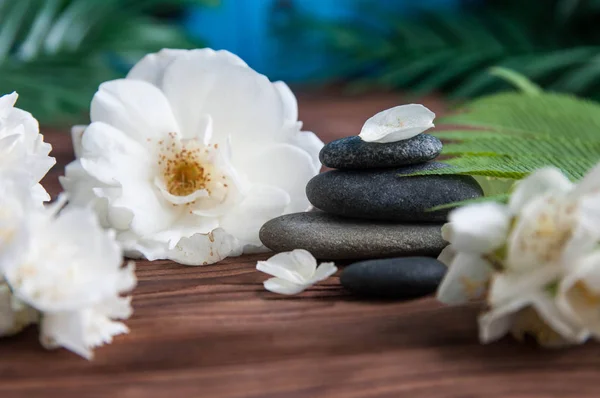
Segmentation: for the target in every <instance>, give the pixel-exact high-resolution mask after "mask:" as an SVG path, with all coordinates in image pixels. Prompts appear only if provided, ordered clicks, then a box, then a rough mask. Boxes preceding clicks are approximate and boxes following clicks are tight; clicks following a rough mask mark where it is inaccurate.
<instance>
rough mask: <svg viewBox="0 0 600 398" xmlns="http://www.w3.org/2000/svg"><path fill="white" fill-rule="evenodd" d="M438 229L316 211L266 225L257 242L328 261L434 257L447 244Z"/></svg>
mask: <svg viewBox="0 0 600 398" xmlns="http://www.w3.org/2000/svg"><path fill="white" fill-rule="evenodd" d="M440 229H441V225H433V224H428V225H400V224H389V223H384V222H371V221H364V220H354V219H345V218H341V217H337V216H333V215H331V214H327V213H323V212H317V211H316V212H308V213H295V214H288V215H285V216H281V217H277V218H275V219H273V220H271V221H269V222H267V223H266V224H265V225H264V226H263V227H262V228H261V230H260V240H261V241H262V243H263V244H264V245H265V246H266V247H268V248H269V249H271V250H273V251H275V252H283V251H290V250H294V249H306V250H308V251H309V252H311V253H312V254H313V255H314V256H315V257H317V258H319V259H327V260H358V259H366V258H384V257H397V256H437V255H438V254H439V253H440V251H441V250H442V249H443V248H444V247H445V246H446V245H447V243H446V242H445V241H444V240H443V239H442V236H441V232H440Z"/></svg>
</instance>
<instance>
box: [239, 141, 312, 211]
mask: <svg viewBox="0 0 600 398" xmlns="http://www.w3.org/2000/svg"><path fill="white" fill-rule="evenodd" d="M246 165H247V166H246V167H245V168H244V169H243V171H244V172H245V173H246V176H247V178H248V180H249V181H250V182H252V183H254V184H261V185H271V186H274V187H278V188H281V189H283V190H284V191H285V192H287V193H288V194H289V195H290V199H291V202H290V204H289V205H288V207H287V208H286V209H285V212H286V213H295V212H301V211H306V210H307V209H308V208H309V206H310V202H309V201H308V198H307V197H306V191H305V187H306V184H307V183H308V181H309V180H310V179H311V178H312V177H314V176H315V169H314V166H313V161H312V159H311V157H310V156H309V155H308V153H307V152H306V151H303V150H302V149H300V148H298V147H295V146H292V145H289V144H276V145H271V146H268V147H267V148H265V149H264V150H262V151H259V152H257V153H256V154H255V155H254V156H252V157H250V158H249V159H248V161H247V162H246Z"/></svg>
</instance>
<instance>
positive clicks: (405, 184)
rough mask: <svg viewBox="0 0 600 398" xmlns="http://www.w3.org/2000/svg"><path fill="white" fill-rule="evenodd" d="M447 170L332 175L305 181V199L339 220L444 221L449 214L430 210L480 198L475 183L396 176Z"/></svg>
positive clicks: (426, 167)
mask: <svg viewBox="0 0 600 398" xmlns="http://www.w3.org/2000/svg"><path fill="white" fill-rule="evenodd" d="M440 167H447V165H445V164H443V163H436V162H430V163H423V164H418V165H412V166H406V167H403V168H394V169H382V170H332V171H327V172H325V173H322V174H319V175H317V176H316V177H314V178H313V179H312V180H310V181H309V182H308V185H307V186H306V194H307V196H308V200H310V202H311V203H312V204H313V205H314V206H315V207H317V208H319V209H321V210H323V211H326V212H328V213H331V214H336V215H340V216H344V217H356V218H364V219H370V220H386V221H400V222H436V223H439V222H444V221H446V216H447V215H448V211H449V210H438V211H434V212H431V211H426V210H429V209H431V208H432V207H435V206H439V205H443V204H447V203H451V202H457V201H461V200H466V199H474V198H478V197H480V196H482V195H483V191H482V190H481V187H480V186H479V184H477V182H476V181H475V179H474V178H472V177H470V176H462V175H441V176H436V175H431V176H419V177H401V176H400V175H401V174H407V173H412V172H415V171H420V170H430V169H436V168H440Z"/></svg>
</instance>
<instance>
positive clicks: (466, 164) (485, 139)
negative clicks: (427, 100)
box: [414, 82, 600, 181]
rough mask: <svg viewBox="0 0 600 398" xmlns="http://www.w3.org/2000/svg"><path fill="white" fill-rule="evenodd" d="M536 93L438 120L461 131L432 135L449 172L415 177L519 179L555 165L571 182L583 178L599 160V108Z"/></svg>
mask: <svg viewBox="0 0 600 398" xmlns="http://www.w3.org/2000/svg"><path fill="white" fill-rule="evenodd" d="M519 84H520V85H523V84H524V82H519ZM525 84H527V83H526V82H525ZM527 91H529V89H527ZM535 92H536V95H533V96H532V95H530V94H529V93H503V94H497V95H492V96H487V97H483V98H480V99H477V100H474V101H472V102H470V103H467V104H465V105H464V107H463V108H461V109H460V110H459V112H458V113H456V114H454V115H451V116H448V117H445V118H443V119H442V122H443V123H447V124H452V125H459V126H461V129H458V130H449V131H441V132H438V133H435V135H436V136H437V137H439V138H441V139H442V140H444V141H445V145H444V149H443V151H442V153H443V154H445V155H448V156H450V159H448V160H446V161H445V163H447V164H448V165H450V166H451V167H448V168H443V169H436V170H429V171H423V172H420V173H415V174H414V175H444V174H468V175H474V176H486V177H494V178H505V179H512V180H518V179H521V178H523V177H525V176H526V175H528V174H530V173H531V172H533V171H535V170H537V169H539V168H542V167H544V166H555V167H558V168H559V169H561V170H562V171H563V173H565V175H567V176H568V177H569V178H570V179H572V180H574V181H575V180H578V179H580V178H581V177H583V176H584V175H585V173H586V172H587V171H588V170H589V169H590V168H592V167H593V166H594V165H595V164H597V163H598V162H599V161H600V104H598V103H595V102H592V101H587V100H582V99H579V98H576V97H573V96H570V95H565V94H556V93H545V92H539V91H535Z"/></svg>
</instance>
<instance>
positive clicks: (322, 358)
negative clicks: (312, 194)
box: [0, 93, 600, 398]
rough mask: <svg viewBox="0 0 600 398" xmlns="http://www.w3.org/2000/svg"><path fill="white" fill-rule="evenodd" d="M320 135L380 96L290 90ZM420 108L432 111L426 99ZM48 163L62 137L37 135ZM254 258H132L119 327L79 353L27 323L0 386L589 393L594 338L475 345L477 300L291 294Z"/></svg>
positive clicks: (346, 129)
mask: <svg viewBox="0 0 600 398" xmlns="http://www.w3.org/2000/svg"><path fill="white" fill-rule="evenodd" d="M300 100H301V101H300V106H301V118H302V119H303V120H304V121H305V127H306V128H307V129H312V130H314V131H317V132H319V133H320V135H321V136H322V137H323V138H324V140H326V141H329V140H331V139H333V138H337V137H342V136H346V135H350V134H356V133H358V130H359V129H360V127H361V125H362V123H363V121H364V120H365V119H366V118H367V117H368V116H370V115H372V114H373V113H375V112H376V111H378V110H381V109H383V108H386V107H389V106H392V105H395V104H397V103H403V102H406V100H403V99H399V98H397V97H396V96H394V95H376V96H366V97H361V98H350V99H348V98H342V97H339V96H336V95H333V94H330V93H325V94H322V93H321V94H306V95H303V96H301V98H300ZM426 105H428V106H431V107H432V108H433V109H434V110H436V111H440V110H442V109H441V108H440V104H439V102H438V101H435V100H431V101H427V102H426ZM46 137H47V141H49V142H51V143H52V144H54V147H55V152H54V155H55V156H56V157H57V158H58V159H59V164H58V165H57V167H56V168H55V169H54V170H53V171H52V172H51V173H50V175H49V176H48V178H47V179H46V181H45V183H46V185H47V186H48V187H49V189H50V191H51V192H52V193H53V194H56V193H57V192H58V191H59V187H58V184H57V176H58V175H60V174H62V169H63V167H64V165H65V163H66V162H68V161H69V160H70V159H71V158H72V154H71V151H70V144H69V139H68V135H66V134H64V132H50V133H47V136H46ZM266 257H268V256H266V255H254V256H244V257H241V258H233V259H227V260H225V261H223V262H222V263H221V264H218V265H213V266H206V267H198V268H194V267H185V266H180V265H177V264H173V263H170V262H166V261H157V262H153V263H148V262H139V263H138V271H137V275H138V277H139V286H138V288H137V289H136V290H135V292H134V300H133V305H134V308H135V314H134V316H133V317H132V318H131V319H130V320H129V321H128V322H127V324H128V325H129V326H130V328H131V333H130V334H129V335H126V336H121V337H118V338H116V340H115V342H114V343H113V344H111V345H109V346H106V347H102V348H99V349H98V350H96V357H95V360H94V361H92V362H87V361H85V360H83V359H81V358H79V357H77V356H76V355H74V354H72V353H70V352H68V351H65V350H58V351H52V352H49V351H45V350H43V349H42V348H41V347H40V346H39V344H38V342H37V331H36V330H35V328H30V329H28V330H27V331H26V332H25V333H22V334H20V335H18V336H15V337H12V338H8V339H3V340H0V397H1V398H6V397H44V398H48V397H65V398H67V397H69V398H70V397H144V398H153V397H177V398H184V397H223V398H241V397H252V398H254V397H256V398H258V397H266V398H275V397H291V398H296V397H343V398H358V397H402V396H407V397H412V398H418V397H440V398H441V397H450V398H467V397H486V398H495V397H498V398H505V397H578V398H581V397H598V396H600V370H599V369H600V348H599V346H598V345H597V344H587V345H585V346H582V347H577V348H573V349H569V350H564V351H544V350H540V349H537V348H534V347H529V346H524V345H519V344H516V343H514V342H513V341H511V340H510V339H506V340H503V341H501V342H499V343H497V344H492V345H488V346H481V345H479V344H478V343H477V327H476V321H475V319H476V315H477V308H475V307H461V308H445V307H442V306H440V305H439V304H437V303H436V302H435V300H433V299H432V298H426V299H421V300H415V301H407V302H364V301H359V300H356V299H354V298H352V297H351V296H349V295H348V294H347V293H346V292H344V291H343V289H342V288H341V287H340V286H339V282H338V279H337V278H336V277H334V278H331V279H329V280H328V281H326V282H325V283H322V284H319V285H317V286H315V287H314V288H311V289H310V290H309V291H306V292H304V293H302V294H301V295H299V296H297V297H291V298H284V297H281V296H277V295H274V294H271V293H268V292H266V291H265V290H264V289H263V287H262V281H263V280H264V279H265V278H266V277H265V276H264V275H263V274H260V273H258V272H256V271H255V270H254V267H255V264H256V261H257V260H259V259H264V258H266Z"/></svg>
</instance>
